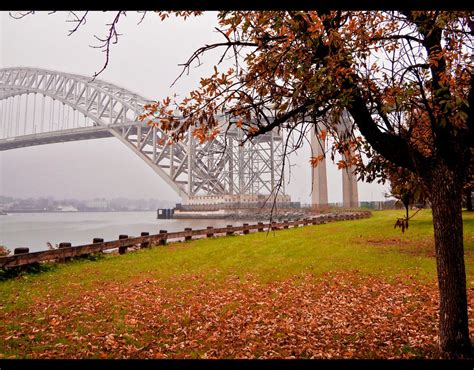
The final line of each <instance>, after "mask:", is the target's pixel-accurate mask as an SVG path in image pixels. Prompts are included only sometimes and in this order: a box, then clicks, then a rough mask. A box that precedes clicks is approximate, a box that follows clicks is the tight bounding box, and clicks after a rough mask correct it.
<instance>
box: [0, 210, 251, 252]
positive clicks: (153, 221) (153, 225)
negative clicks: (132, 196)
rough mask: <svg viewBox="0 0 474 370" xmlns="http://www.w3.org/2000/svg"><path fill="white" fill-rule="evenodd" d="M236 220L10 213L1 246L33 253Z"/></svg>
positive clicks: (3, 219) (1, 223)
mask: <svg viewBox="0 0 474 370" xmlns="http://www.w3.org/2000/svg"><path fill="white" fill-rule="evenodd" d="M243 222H246V221H242V220H239V221H235V220H181V219H179V220H174V219H172V220H158V219H157V218H156V212H155V211H141V212H71V213H66V212H64V213H61V212H59V213H10V214H8V215H0V245H3V246H5V247H7V248H8V249H10V250H11V251H12V252H13V249H14V248H16V247H29V248H30V252H35V251H40V250H47V249H48V246H47V244H46V243H47V242H50V243H51V244H53V245H55V244H59V243H61V242H70V243H72V245H73V246H75V245H82V244H90V243H92V239H93V238H103V239H104V240H105V241H108V240H116V239H118V236H119V235H120V234H126V235H129V236H140V233H141V232H142V231H148V232H149V233H150V234H158V232H159V231H160V229H163V230H168V232H172V231H182V230H184V228H185V227H191V228H192V229H205V228H206V226H214V227H225V226H226V225H228V224H232V225H234V226H239V225H242V223H243Z"/></svg>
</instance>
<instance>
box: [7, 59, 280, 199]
mask: <svg viewBox="0 0 474 370" xmlns="http://www.w3.org/2000/svg"><path fill="white" fill-rule="evenodd" d="M150 102H151V101H149V100H147V99H145V98H143V97H141V96H140V95H138V94H135V93H132V92H130V91H128V90H126V89H124V88H121V87H118V86H116V85H113V84H110V83H108V82H104V81H101V80H97V79H96V80H94V81H90V78H89V77H85V76H81V75H75V74H69V73H63V72H57V71H50V70H44V69H37V68H4V69H0V151H2V150H10V149H16V148H21V147H26V146H34V145H44V144H50V143H58V142H67V141H78V140H89V139H98V138H107V137H115V138H116V139H118V140H120V141H121V142H122V143H123V144H124V145H125V146H127V147H128V148H130V149H131V150H132V151H133V152H134V153H135V154H136V155H138V156H139V157H140V158H141V159H142V160H144V161H145V162H146V163H147V164H148V165H149V166H150V167H151V168H152V169H153V170H154V171H155V172H156V173H157V174H158V175H159V176H160V177H161V178H162V179H164V180H165V182H166V183H167V184H168V185H169V186H171V187H172V188H173V189H174V190H175V191H176V192H177V193H178V194H179V195H180V196H181V197H182V198H183V200H184V201H185V202H187V201H189V200H190V199H192V198H202V197H204V198H205V197H212V198H214V199H219V198H222V197H223V196H232V197H236V199H239V197H241V196H249V195H251V196H262V195H270V194H272V193H273V192H274V189H275V186H276V184H277V183H278V182H279V180H280V176H282V166H283V160H282V159H283V158H282V155H283V140H282V137H281V136H280V135H279V134H278V133H276V132H269V133H267V134H265V135H261V136H259V137H257V138H254V140H253V141H252V142H251V143H246V144H245V145H243V146H242V145H240V143H241V139H242V136H241V135H242V132H241V131H240V130H239V129H237V128H235V125H232V126H231V128H230V129H229V130H226V129H225V127H224V128H223V129H222V130H221V131H222V132H223V134H221V135H219V136H218V137H217V138H216V139H215V140H213V141H210V142H206V143H204V144H200V143H198V141H197V140H196V139H195V138H194V137H193V135H192V134H191V132H188V135H187V137H186V138H185V139H184V140H183V141H181V142H178V143H170V141H169V138H168V136H167V134H166V133H165V132H163V131H162V130H160V129H159V128H157V127H151V126H149V125H147V124H146V123H144V122H141V121H139V120H138V116H139V115H140V114H142V113H143V112H144V106H145V105H146V104H149V103H150ZM227 124H228V123H225V122H223V126H225V125H227ZM224 133H225V134H224ZM281 182H282V184H284V181H281ZM282 191H284V188H282Z"/></svg>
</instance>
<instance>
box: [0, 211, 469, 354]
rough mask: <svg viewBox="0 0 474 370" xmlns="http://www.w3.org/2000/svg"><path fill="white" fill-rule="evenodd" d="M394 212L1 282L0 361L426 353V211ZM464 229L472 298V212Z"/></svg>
mask: <svg viewBox="0 0 474 370" xmlns="http://www.w3.org/2000/svg"><path fill="white" fill-rule="evenodd" d="M402 213H403V212H402V211H383V212H373V216H372V217H371V218H368V219H362V220H354V221H343V222H335V223H330V224H326V225H315V226H306V227H304V228H298V229H288V230H281V231H277V232H275V233H269V234H267V233H253V234H250V235H246V236H231V237H220V238H213V239H202V240H195V241H191V242H186V243H184V242H183V243H172V244H169V245H167V246H166V247H156V248H152V249H149V250H140V251H137V252H134V253H129V254H126V255H123V256H118V255H117V256H115V255H108V256H106V257H104V258H102V259H100V260H98V261H87V260H83V261H73V262H70V263H67V264H61V265H57V267H54V268H53V269H51V270H50V271H46V272H43V273H40V274H26V275H23V276H19V277H17V278H15V279H12V280H7V281H3V282H0V358H9V357H19V358H42V357H46V358H86V357H87V358H109V357H110V358H128V357H131V358H183V357H186V358H247V357H258V358H292V357H297V358H334V357H335V358H404V357H423V358H429V357H436V353H435V347H436V333H437V316H436V315H437V312H436V309H437V288H436V266H435V260H434V242H433V227H432V224H431V213H430V212H429V211H427V210H423V211H421V212H419V213H418V214H417V215H416V216H415V218H414V219H413V220H412V221H411V223H410V228H409V229H408V230H407V231H405V233H404V234H402V233H401V231H400V229H394V228H393V225H394V222H395V219H396V218H397V217H401V216H402ZM464 238H465V262H466V269H467V283H468V287H469V301H468V302H469V303H470V302H471V296H472V294H471V289H474V214H472V213H471V214H468V213H465V214H464ZM472 298H473V299H474V296H472ZM473 306H474V305H473Z"/></svg>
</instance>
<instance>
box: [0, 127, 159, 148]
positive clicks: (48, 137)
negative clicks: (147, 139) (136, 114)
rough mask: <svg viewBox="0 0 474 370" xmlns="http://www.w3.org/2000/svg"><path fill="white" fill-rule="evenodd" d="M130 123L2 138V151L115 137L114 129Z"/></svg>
mask: <svg viewBox="0 0 474 370" xmlns="http://www.w3.org/2000/svg"><path fill="white" fill-rule="evenodd" d="M136 124H137V125H140V126H142V130H144V129H145V130H146V129H147V128H150V127H149V126H147V125H146V124H145V123H142V122H139V123H136ZM124 127H128V125H113V126H107V127H105V126H93V127H78V128H73V129H67V130H59V131H53V132H44V133H38V134H30V135H22V136H17V137H12V138H6V139H0V151H4V150H10V149H17V148H23V147H28V146H34V145H45V144H54V143H65V142H68V141H79V140H91V139H101V138H107V137H114V135H113V134H112V132H111V131H112V130H114V129H115V130H120V129H122V128H124Z"/></svg>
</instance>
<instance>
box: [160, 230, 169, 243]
mask: <svg viewBox="0 0 474 370" xmlns="http://www.w3.org/2000/svg"><path fill="white" fill-rule="evenodd" d="M160 234H163V238H161V240H160V243H159V244H160V245H166V241H167V239H168V230H160Z"/></svg>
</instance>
